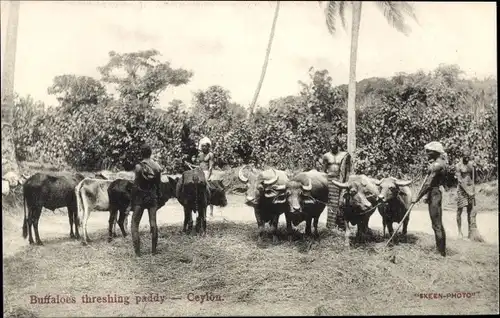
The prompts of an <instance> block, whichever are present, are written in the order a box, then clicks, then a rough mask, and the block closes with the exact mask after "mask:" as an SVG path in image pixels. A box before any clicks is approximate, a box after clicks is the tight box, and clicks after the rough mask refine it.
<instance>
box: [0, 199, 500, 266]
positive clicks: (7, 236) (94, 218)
mask: <svg viewBox="0 0 500 318" xmlns="http://www.w3.org/2000/svg"><path fill="white" fill-rule="evenodd" d="M207 214H209V212H208V211H207ZM108 217H109V213H108V212H93V213H92V214H91V216H90V219H89V223H88V232H89V235H90V236H92V233H93V232H95V231H96V230H102V229H105V228H106V227H107V224H108ZM326 217H327V215H326V210H325V212H323V214H322V215H321V217H320V221H319V227H320V228H321V227H324V226H325V224H326ZM462 218H463V221H462V231H463V232H464V234H467V220H466V218H467V217H466V213H465V212H464V213H463V216H462ZM183 219H184V214H183V211H182V208H181V206H180V205H179V203H178V202H177V201H176V200H175V199H174V200H171V201H169V202H168V203H167V204H166V205H165V206H164V207H163V208H162V209H160V210H159V212H158V224H159V225H162V224H179V227H181V225H182V222H183ZM223 220H226V221H232V222H250V223H255V216H254V213H253V210H252V209H251V208H250V207H247V206H245V205H244V203H243V197H242V196H237V195H229V196H228V206H227V207H225V208H218V207H214V216H213V217H209V218H208V226H209V227H210V221H223ZM443 223H444V226H445V230H446V235H447V237H450V238H456V237H457V236H458V232H457V225H456V216H455V212H454V211H446V210H445V212H444V213H443ZM477 223H478V227H479V231H480V233H481V235H482V236H483V238H484V239H485V241H486V242H487V243H490V244H496V245H498V213H495V212H482V213H479V214H478V216H477ZM129 224H130V222H129ZM285 224H286V223H285V218H284V217H283V216H282V217H281V218H280V226H285ZM396 226H397V224H395V228H396ZM148 227H149V221H148V217H147V214H146V213H145V214H144V215H143V218H142V220H141V223H140V228H141V230H146V229H147V228H148ZM21 228H22V216H21V215H19V216H15V217H14V216H9V215H8V214H7V215H6V216H5V217H4V226H3V229H4V242H3V247H4V257H5V256H9V255H12V254H14V253H16V252H17V251H19V250H21V249H22V248H23V247H24V246H27V245H28V242H27V240H24V239H23V238H22V235H21V234H22V231H21ZM370 228H372V229H379V230H381V229H382V220H381V217H380V214H378V212H375V213H374V214H373V215H372V217H371V218H370ZM39 229H40V235H41V238H42V240H43V239H45V238H56V237H65V236H68V234H69V225H68V218H67V215H66V214H59V213H57V214H54V213H52V212H50V211H48V210H44V212H43V214H42V218H41V220H40V225H39ZM127 230H128V232H129V231H130V228H128V229H127ZM408 231H409V232H424V233H428V234H434V233H433V231H432V227H431V222H430V218H429V214H428V211H425V210H423V209H419V210H414V211H412V212H411V220H410V224H409V226H408Z"/></svg>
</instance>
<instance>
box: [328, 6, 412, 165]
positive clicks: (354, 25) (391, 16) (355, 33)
mask: <svg viewBox="0 0 500 318" xmlns="http://www.w3.org/2000/svg"><path fill="white" fill-rule="evenodd" d="M320 3H321V1H320ZM375 3H376V5H377V6H378V7H379V8H380V9H381V10H382V13H383V14H384V16H385V18H386V19H387V22H388V23H389V24H390V25H391V26H393V27H394V28H395V29H396V30H398V31H399V32H401V33H403V34H405V35H408V34H409V32H410V28H409V26H408V25H407V24H406V23H405V18H406V17H410V18H412V19H414V20H415V21H416V22H417V23H418V21H417V17H416V16H415V13H414V10H413V6H412V5H411V4H409V3H407V2H395V1H376V2H375ZM347 5H350V6H351V9H352V22H351V54H350V60H349V88H348V98H347V151H348V152H349V153H350V154H351V156H354V152H355V150H356V108H355V107H356V62H357V53H358V38H359V26H360V23H361V7H362V2H361V1H328V3H327V5H326V8H325V15H326V25H327V27H328V31H329V32H330V34H332V35H334V34H335V32H336V20H337V17H339V18H340V20H341V23H342V26H343V27H344V29H345V28H346V19H345V9H346V6H347ZM353 159H354V158H353Z"/></svg>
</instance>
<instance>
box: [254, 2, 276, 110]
mask: <svg viewBox="0 0 500 318" xmlns="http://www.w3.org/2000/svg"><path fill="white" fill-rule="evenodd" d="M279 11H280V2H279V1H277V2H276V9H275V10H274V19H273V24H272V26H271V33H270V34H269V42H268V43H267V50H266V56H265V58H264V65H262V72H261V74H260V80H259V83H258V84H257V89H256V90H255V94H254V96H253V100H252V103H251V104H250V112H249V115H250V116H251V115H252V114H253V110H254V108H255V103H256V102H257V98H258V97H259V93H260V89H261V87H262V83H263V82H264V77H265V76H266V71H267V63H268V62H269V54H271V46H272V44H273V39H274V31H275V29H276V21H278V13H279Z"/></svg>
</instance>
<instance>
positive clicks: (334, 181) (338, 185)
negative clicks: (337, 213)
mask: <svg viewBox="0 0 500 318" xmlns="http://www.w3.org/2000/svg"><path fill="white" fill-rule="evenodd" d="M332 183H333V184H334V185H335V186H336V187H338V188H341V189H347V188H348V186H349V185H348V184H347V182H343V183H342V182H338V181H337V180H332Z"/></svg>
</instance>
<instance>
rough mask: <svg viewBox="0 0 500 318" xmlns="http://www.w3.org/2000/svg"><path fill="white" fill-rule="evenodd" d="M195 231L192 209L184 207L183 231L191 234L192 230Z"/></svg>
mask: <svg viewBox="0 0 500 318" xmlns="http://www.w3.org/2000/svg"><path fill="white" fill-rule="evenodd" d="M192 229H193V220H192V216H191V209H189V208H188V207H184V226H183V228H182V230H183V231H184V232H185V233H187V234H189V233H190V232H191V230H192Z"/></svg>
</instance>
